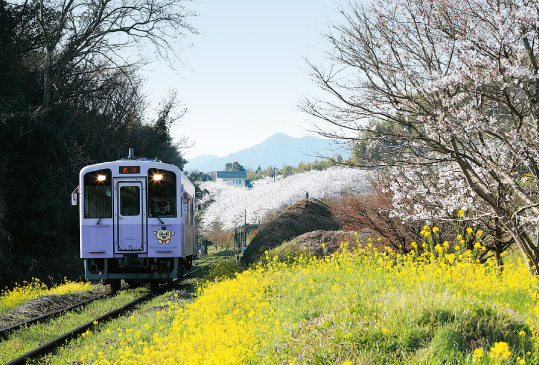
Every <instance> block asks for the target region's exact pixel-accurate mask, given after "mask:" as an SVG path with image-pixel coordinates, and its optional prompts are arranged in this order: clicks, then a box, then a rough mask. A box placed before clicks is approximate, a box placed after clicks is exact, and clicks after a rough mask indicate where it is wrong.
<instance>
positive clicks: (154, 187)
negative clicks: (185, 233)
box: [148, 169, 177, 218]
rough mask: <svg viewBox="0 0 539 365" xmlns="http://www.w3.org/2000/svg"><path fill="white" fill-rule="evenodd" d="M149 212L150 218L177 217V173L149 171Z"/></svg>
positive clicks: (157, 170) (158, 170)
mask: <svg viewBox="0 0 539 365" xmlns="http://www.w3.org/2000/svg"><path fill="white" fill-rule="evenodd" d="M148 210H149V212H148V214H149V216H150V217H164V218H174V217H176V216H177V210H176V174H175V173H173V172H172V171H166V170H162V169H148Z"/></svg>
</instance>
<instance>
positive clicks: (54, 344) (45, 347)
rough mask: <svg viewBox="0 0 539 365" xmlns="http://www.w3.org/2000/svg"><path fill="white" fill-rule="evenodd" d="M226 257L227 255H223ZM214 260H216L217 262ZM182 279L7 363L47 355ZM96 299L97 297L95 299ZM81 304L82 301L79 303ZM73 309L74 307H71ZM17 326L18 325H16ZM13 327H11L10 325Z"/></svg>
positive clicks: (201, 267) (11, 364)
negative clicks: (62, 344)
mask: <svg viewBox="0 0 539 365" xmlns="http://www.w3.org/2000/svg"><path fill="white" fill-rule="evenodd" d="M223 258H225V257H223ZM215 261H221V259H218V260H215ZM215 261H214V262H215ZM214 262H210V263H208V264H207V265H203V266H200V267H198V268H196V269H194V270H191V271H189V272H187V273H185V274H184V276H183V278H185V277H187V276H189V275H192V274H194V273H195V272H197V271H199V270H202V269H203V268H205V267H207V266H210V265H211V264H213V263H214ZM179 280H181V279H175V280H173V281H171V282H168V283H166V284H165V285H163V286H161V287H160V288H159V289H158V290H157V291H155V292H151V293H148V294H145V295H143V296H141V297H139V298H137V299H135V300H133V301H131V302H129V303H127V304H125V305H124V306H122V307H120V308H118V309H115V310H113V311H110V312H108V313H105V314H103V315H101V316H99V317H97V318H95V319H93V320H91V321H89V322H86V323H85V324H83V325H81V326H79V327H77V328H75V329H74V330H71V331H69V332H67V333H65V334H63V335H61V336H59V337H57V338H55V339H54V340H51V341H49V342H47V343H45V344H43V345H41V346H39V347H37V348H35V349H34V350H32V351H29V352H27V353H25V354H24V355H21V356H19V357H17V358H16V359H13V360H11V361H9V362H8V363H6V365H14V364H25V363H26V361H27V360H29V359H32V358H35V357H37V356H42V355H45V354H47V353H48V352H50V351H52V350H53V349H55V348H56V347H57V346H58V345H60V344H61V343H64V342H66V341H67V340H68V339H70V338H71V337H73V336H76V335H79V334H82V333H84V332H85V331H86V330H88V329H90V328H92V327H93V326H94V323H96V322H97V323H99V322H103V321H106V320H108V319H112V318H117V317H119V316H120V315H121V314H123V313H124V312H126V311H127V310H129V309H130V308H131V307H133V306H135V305H136V304H139V303H141V302H142V301H145V300H149V299H150V298H152V297H154V296H155V294H156V293H159V294H161V293H164V292H165V291H166V290H168V289H169V288H171V287H172V286H173V285H174V284H176V282H177V281H179ZM94 300H95V299H94ZM79 305H80V303H79ZM76 306H78V305H75V306H73V307H76ZM71 309H72V308H71ZM60 313H61V311H60ZM23 324H24V323H21V324H20V325H23ZM16 326H17V325H16ZM10 328H11V327H10Z"/></svg>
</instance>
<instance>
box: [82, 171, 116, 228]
mask: <svg viewBox="0 0 539 365" xmlns="http://www.w3.org/2000/svg"><path fill="white" fill-rule="evenodd" d="M84 218H112V172H111V170H110V169H103V170H99V171H91V172H87V173H86V174H85V175H84Z"/></svg>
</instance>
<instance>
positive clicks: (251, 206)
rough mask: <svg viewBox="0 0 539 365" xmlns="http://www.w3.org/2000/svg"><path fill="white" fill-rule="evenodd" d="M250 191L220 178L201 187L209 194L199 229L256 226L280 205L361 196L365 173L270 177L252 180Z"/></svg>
mask: <svg viewBox="0 0 539 365" xmlns="http://www.w3.org/2000/svg"><path fill="white" fill-rule="evenodd" d="M252 185H253V186H252V188H247V187H237V186H233V185H228V184H227V183H226V182H224V181H223V180H221V179H218V180H217V181H208V182H204V183H202V184H201V188H202V189H206V190H207V191H208V192H209V194H208V195H206V196H205V197H204V198H203V201H202V203H203V204H205V203H207V202H210V201H213V202H211V203H210V204H209V205H208V206H207V207H206V208H205V209H204V211H203V215H202V228H203V229H209V228H210V227H212V225H213V224H215V223H216V222H218V223H220V224H221V228H222V229H231V228H234V226H235V225H238V226H240V225H243V223H244V221H245V214H246V215H247V219H246V220H247V223H258V222H259V221H260V220H261V219H262V217H263V216H264V215H265V214H266V213H267V212H270V211H272V210H275V209H279V208H280V207H282V206H283V205H288V204H292V203H294V202H295V201H297V200H299V199H302V198H305V197H306V196H307V194H308V196H309V198H316V199H323V198H329V197H336V196H340V195H342V194H344V193H351V194H361V193H365V192H368V191H369V186H370V185H369V183H368V181H367V172H366V171H364V170H359V169H353V168H344V167H331V168H329V169H327V170H324V171H308V172H303V173H299V174H294V175H290V176H288V177H286V178H283V177H282V176H278V177H276V179H275V181H274V179H273V178H271V177H266V178H264V179H261V180H255V181H254V182H253V184H252Z"/></svg>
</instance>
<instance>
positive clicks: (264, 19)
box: [143, 0, 342, 158]
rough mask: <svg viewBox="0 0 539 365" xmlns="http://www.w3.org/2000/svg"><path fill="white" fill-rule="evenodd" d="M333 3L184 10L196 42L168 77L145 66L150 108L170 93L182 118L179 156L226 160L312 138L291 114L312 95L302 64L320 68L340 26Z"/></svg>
mask: <svg viewBox="0 0 539 365" xmlns="http://www.w3.org/2000/svg"><path fill="white" fill-rule="evenodd" d="M341 3H342V2H341V1H340V0H272V1H256V0H251V1H249V0H228V1H223V0H199V1H196V2H193V3H187V6H188V7H189V8H190V9H192V10H194V11H196V12H197V13H198V16H197V17H195V18H192V19H191V24H192V25H193V26H194V27H195V28H197V29H198V30H199V31H200V32H201V35H199V36H189V37H188V39H187V41H188V43H191V44H192V46H191V47H189V48H185V49H184V51H183V52H182V54H181V59H182V62H181V63H179V64H178V65H177V66H176V70H175V71H174V70H171V69H170V68H169V67H168V66H167V65H166V63H164V62H156V63H152V64H150V65H148V66H146V68H145V71H144V72H143V76H144V77H146V82H145V92H146V93H147V95H148V97H149V101H150V104H151V106H152V107H154V108H156V107H157V104H158V101H159V100H160V99H162V98H164V97H165V96H166V94H167V92H168V91H169V90H171V89H175V90H176V91H177V93H178V96H179V97H180V99H181V101H182V102H183V104H184V105H185V106H186V107H187V109H188V114H187V115H186V116H185V117H184V118H183V119H182V120H181V121H180V122H179V124H178V125H177V126H175V127H174V128H173V130H172V132H173V135H174V137H175V138H180V137H182V136H186V137H188V138H189V139H190V141H191V142H192V143H194V146H193V147H191V148H190V149H189V150H186V151H185V155H186V156H187V157H188V158H189V157H196V156H198V155H202V154H211V155H218V156H225V155H227V154H229V153H232V152H236V151H239V150H241V149H244V148H247V147H250V146H252V145H254V144H256V143H260V142H262V141H263V140H265V139H266V138H268V137H270V136H271V135H273V134H274V133H277V132H282V133H286V134H288V135H291V136H294V137H300V136H305V135H313V133H312V132H309V131H308V130H309V129H312V128H311V125H310V122H309V120H308V119H309V118H308V116H307V115H306V114H304V113H302V112H300V111H299V110H298V107H297V105H298V103H299V101H300V99H301V98H302V95H314V94H315V93H319V91H318V90H317V88H316V87H315V86H314V84H313V82H312V81H311V79H310V76H309V69H308V65H307V64H306V62H305V60H304V57H306V58H308V59H309V60H312V61H314V62H315V63H320V62H322V61H323V58H324V56H323V49H324V46H323V44H324V41H323V37H322V36H321V33H325V32H326V31H327V23H328V22H329V21H335V20H337V21H338V20H340V17H339V16H338V9H339V6H340V5H339V4H341Z"/></svg>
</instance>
